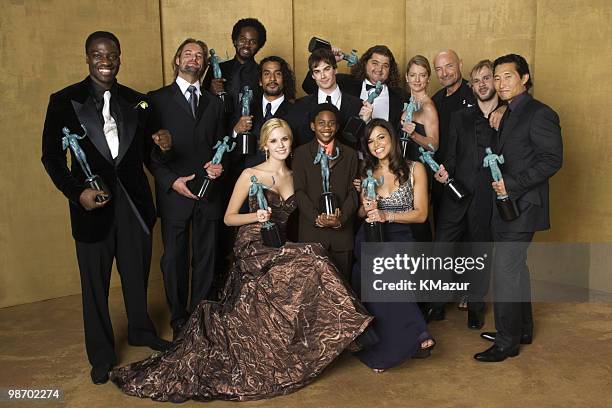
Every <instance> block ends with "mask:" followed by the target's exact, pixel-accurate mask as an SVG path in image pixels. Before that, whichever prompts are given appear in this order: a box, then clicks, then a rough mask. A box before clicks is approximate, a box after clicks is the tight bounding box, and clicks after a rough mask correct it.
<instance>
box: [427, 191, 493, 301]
mask: <svg viewBox="0 0 612 408" xmlns="http://www.w3.org/2000/svg"><path fill="white" fill-rule="evenodd" d="M487 188H489V187H488V186H487ZM486 193H487V195H490V191H488V190H487V191H486ZM479 198H480V196H478V195H476V196H474V195H473V196H471V197H468V198H466V199H469V200H471V202H470V204H469V206H468V208H467V210H466V212H465V214H464V216H463V217H462V218H461V219H460V220H451V219H448V218H447V217H445V214H443V213H442V214H439V219H438V223H437V225H436V242H454V243H455V256H470V257H481V256H483V255H484V254H486V255H487V257H486V259H485V267H484V269H483V270H476V269H474V270H472V271H468V272H466V273H465V274H463V275H458V274H455V273H453V276H452V277H451V279H452V280H453V281H455V282H469V284H470V285H469V287H468V309H469V310H471V311H474V312H480V311H482V310H483V309H484V298H485V296H486V295H487V292H488V291H489V284H490V276H491V258H492V254H493V245H492V244H491V240H492V237H491V227H490V219H491V206H490V205H489V206H488V207H483V205H484V203H489V202H490V200H482V199H479ZM486 198H489V197H486ZM446 199H448V198H446ZM442 209H443V210H444V206H442ZM435 307H439V308H441V307H443V304H440V303H437V304H436V305H435Z"/></svg>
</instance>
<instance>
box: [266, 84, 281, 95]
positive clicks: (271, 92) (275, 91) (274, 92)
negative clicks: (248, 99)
mask: <svg viewBox="0 0 612 408" xmlns="http://www.w3.org/2000/svg"><path fill="white" fill-rule="evenodd" d="M264 94H266V95H268V96H280V95H282V94H283V87H282V86H280V85H278V86H277V87H276V89H269V88H268V87H267V86H266V87H264Z"/></svg>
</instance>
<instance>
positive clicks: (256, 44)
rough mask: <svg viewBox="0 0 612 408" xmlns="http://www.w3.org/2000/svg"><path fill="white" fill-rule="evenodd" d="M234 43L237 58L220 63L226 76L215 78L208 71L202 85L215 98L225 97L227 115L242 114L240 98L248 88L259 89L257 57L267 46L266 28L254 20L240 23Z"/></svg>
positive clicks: (234, 31) (236, 29)
mask: <svg viewBox="0 0 612 408" xmlns="http://www.w3.org/2000/svg"><path fill="white" fill-rule="evenodd" d="M232 44H234V48H235V49H236V54H235V55H234V58H232V59H231V60H227V61H223V62H222V63H221V64H219V67H220V68H221V73H222V74H223V77H222V78H213V75H212V70H211V69H209V70H208V72H207V73H206V76H205V77H204V81H203V83H202V86H203V87H204V89H208V90H210V92H212V93H213V94H214V95H224V99H225V103H226V112H227V113H228V115H229V114H232V113H234V112H237V111H239V101H238V99H239V98H238V96H239V94H240V92H242V89H243V87H244V86H245V85H248V86H249V87H250V88H251V89H257V85H258V83H259V75H258V66H257V63H256V62H255V55H256V54H257V53H258V52H259V50H260V49H261V48H263V46H264V45H265V44H266V28H265V27H264V25H263V24H262V23H261V22H260V21H259V20H257V19H255V18H243V19H241V20H238V21H237V22H236V24H234V27H233V28H232ZM228 118H229V117H228Z"/></svg>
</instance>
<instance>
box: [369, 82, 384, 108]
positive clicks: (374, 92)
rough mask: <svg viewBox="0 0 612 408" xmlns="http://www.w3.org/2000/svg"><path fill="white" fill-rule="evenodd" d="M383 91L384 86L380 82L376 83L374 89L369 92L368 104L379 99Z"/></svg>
mask: <svg viewBox="0 0 612 408" xmlns="http://www.w3.org/2000/svg"><path fill="white" fill-rule="evenodd" d="M382 91H383V84H382V82H380V81H376V86H375V87H374V89H372V90H370V92H368V103H370V104H371V103H373V102H374V99H376V98H378V97H379V96H380V94H381V93H382Z"/></svg>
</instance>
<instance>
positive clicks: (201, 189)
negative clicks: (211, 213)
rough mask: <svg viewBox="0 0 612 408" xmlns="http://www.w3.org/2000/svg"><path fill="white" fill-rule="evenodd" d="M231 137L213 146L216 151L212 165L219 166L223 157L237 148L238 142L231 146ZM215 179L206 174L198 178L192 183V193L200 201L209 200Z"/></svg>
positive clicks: (226, 137)
mask: <svg viewBox="0 0 612 408" xmlns="http://www.w3.org/2000/svg"><path fill="white" fill-rule="evenodd" d="M229 139H230V138H229V136H225V137H224V138H223V140H219V141H217V143H216V144H215V145H214V146H213V150H215V154H214V156H213V158H212V159H211V161H210V162H211V164H219V163H221V161H222V160H223V155H224V154H225V153H226V152H231V151H232V150H234V148H235V147H236V142H232V145H231V146H230V145H229V143H228V142H229ZM213 181H214V180H213V179H211V178H210V177H208V174H206V173H204V176H200V177H196V178H195V179H193V180H192V181H191V187H190V188H189V189H190V190H191V192H192V193H193V194H194V195H196V196H197V197H198V198H199V199H201V200H202V199H203V200H207V199H208V197H209V194H210V191H211V189H212V185H213Z"/></svg>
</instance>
